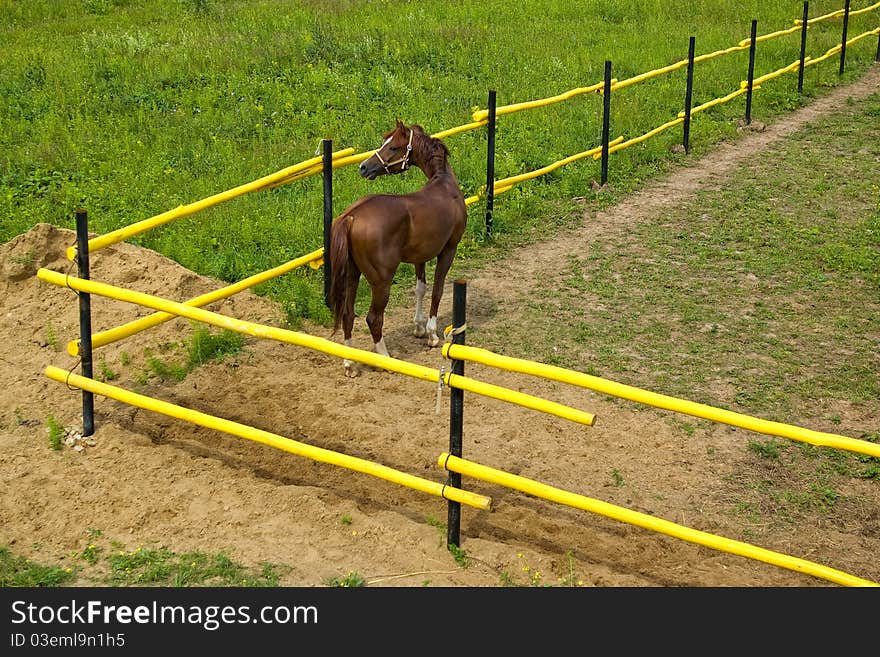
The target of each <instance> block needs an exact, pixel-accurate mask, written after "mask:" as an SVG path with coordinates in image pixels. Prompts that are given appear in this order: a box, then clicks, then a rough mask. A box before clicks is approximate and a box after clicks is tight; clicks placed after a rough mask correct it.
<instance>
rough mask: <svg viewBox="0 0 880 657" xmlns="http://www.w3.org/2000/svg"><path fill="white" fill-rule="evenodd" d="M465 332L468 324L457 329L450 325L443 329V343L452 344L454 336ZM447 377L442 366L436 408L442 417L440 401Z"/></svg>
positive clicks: (438, 381) (438, 380)
mask: <svg viewBox="0 0 880 657" xmlns="http://www.w3.org/2000/svg"><path fill="white" fill-rule="evenodd" d="M465 330H467V324H466V323H465V324H462V325H461V326H459V327H456V328H453V327H452V324H450V325H449V326H447V327H446V328H445V329H443V341H444V342H451V341H452V336H455V335H460V334H461V333H464V332H465ZM445 375H446V366H445V365H441V366H440V375H439V376H438V377H437V403H436V405H435V407H434V412H435V413H436V414H437V415H440V400H441V397H442V396H443V384H444V383H445V381H444V377H445Z"/></svg>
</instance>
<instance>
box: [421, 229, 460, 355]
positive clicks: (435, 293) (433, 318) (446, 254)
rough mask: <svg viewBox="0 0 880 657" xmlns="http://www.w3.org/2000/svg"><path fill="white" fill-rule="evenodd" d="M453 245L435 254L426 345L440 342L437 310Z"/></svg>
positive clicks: (453, 249) (451, 258)
mask: <svg viewBox="0 0 880 657" xmlns="http://www.w3.org/2000/svg"><path fill="white" fill-rule="evenodd" d="M455 249H456V247H455V246H451V247H450V246H447V247H446V248H445V249H443V250H442V251H441V252H440V254H439V255H438V256H437V267H436V269H435V270H434V288H433V289H432V290H431V310H430V313H429V315H428V321H427V323H426V324H425V333H426V334H427V336H428V346H429V347H436V346H437V345H439V344H440V338H439V337H438V336H437V312H438V310H439V308H440V299H441V298H442V297H443V285H444V284H445V283H446V274H448V273H449V268H450V267H451V266H452V260H453V258H455Z"/></svg>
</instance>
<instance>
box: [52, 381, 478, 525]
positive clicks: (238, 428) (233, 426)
mask: <svg viewBox="0 0 880 657" xmlns="http://www.w3.org/2000/svg"><path fill="white" fill-rule="evenodd" d="M45 374H46V376H47V377H49V378H50V379H52V380H54V381H59V382H60V383H64V384H67V385H69V386H73V387H76V388H79V389H81V390H86V391H88V392H91V393H94V394H97V395H103V396H104V397H107V398H109V399H115V400H117V401H121V402H124V403H126V404H129V405H131V406H136V407H138V408H142V409H145V410H148V411H153V412H155V413H160V414H162V415H167V416H169V417H173V418H177V419H180V420H185V421H186V422H191V423H192V424H195V425H198V426H200V427H205V428H206V429H215V430H217V431H222V432H223V433H228V434H231V435H233V436H238V437H239V438H246V439H247V440H252V441H254V442H258V443H262V444H263V445H269V446H270V447H274V448H276V449H280V450H282V451H285V452H289V453H291V454H296V455H297V456H304V457H306V458H309V459H311V460H313V461H318V462H319V463H329V464H330V465H335V466H339V467H342V468H346V469H348V470H355V471H357V472H362V473H364V474H368V475H370V476H373V477H378V478H379V479H385V480H386V481H390V482H392V483H395V484H399V485H401V486H406V487H407V488H413V489H415V490H418V491H421V492H423V493H428V494H429V495H435V496H437V497H443V498H446V499H447V500H452V501H453V502H460V503H461V504H466V505H468V506H472V507H475V508H477V509H481V510H483V511H488V510H489V509H490V507H491V505H492V500H491V498H489V497H486V496H485V495H478V494H476V493H471V492H468V491H465V490H461V489H460V488H454V487H452V486H448V485H446V484H441V483H438V482H435V481H430V480H428V479H423V478H421V477H416V476H414V475H410V474H407V473H405V472H400V471H399V470H395V469H393V468H390V467H388V466H385V465H381V464H379V463H374V462H373V461H367V460H365V459H361V458H358V457H356V456H348V455H347V454H342V453H341V452H334V451H331V450H329V449H324V448H323V447H315V446H313V445H308V444H306V443H301V442H299V441H296V440H293V439H292V438H286V437H284V436H279V435H278V434H274V433H270V432H268V431H263V430H262V429H257V428H255V427H250V426H247V425H245V424H240V423H238V422H233V421H232V420H226V419H223V418H219V417H216V416H213V415H208V414H207V413H202V412H201V411H196V410H193V409H190V408H184V407H183V406H177V405H176V404H171V403H169V402H165V401H162V400H160V399H155V398H154V397H147V396H146V395H141V394H138V393H136V392H131V391H129V390H125V389H123V388H119V387H117V386H112V385H109V384H107V383H102V382H101V381H96V380H94V379H90V378H88V377H85V376H80V375H79V374H73V373H72V372H68V371H67V370H63V369H61V368H59V367H53V366H52V365H50V366H48V367H47V368H46V370H45Z"/></svg>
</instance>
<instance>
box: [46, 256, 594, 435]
mask: <svg viewBox="0 0 880 657" xmlns="http://www.w3.org/2000/svg"><path fill="white" fill-rule="evenodd" d="M37 278H39V279H40V280H42V281H45V282H47V283H52V284H53V285H57V286H59V287H69V288H70V289H72V290H77V291H79V292H86V293H87V294H97V295H99V296H104V297H109V298H111V299H117V300H119V301H126V302H128V303H134V304H137V305H139V306H145V307H147V308H152V309H153V310H158V311H161V312H165V313H169V314H172V315H179V316H181V317H186V318H187V319H191V320H193V321H197V322H202V323H204V324H210V325H211V326H216V327H218V328H221V329H227V330H229V331H235V332H236V333H243V334H246V335H252V336H254V337H257V338H266V339H270V340H277V341H279V342H286V343H288V344H294V345H297V346H300V347H306V348H308V349H313V350H315V351H321V352H323V353H326V354H329V355H331V356H337V357H339V358H347V359H348V360H353V361H356V362H358V363H364V364H366V365H370V366H372V367H375V368H378V369H383V370H388V371H390V372H397V373H399V374H405V375H407V376H411V377H413V378H416V379H421V380H422V381H430V382H433V383H435V384H439V383H443V384H445V385H447V386H449V387H451V388H459V389H460V390H465V391H468V392H473V393H475V394H478V395H483V396H484V397H490V398H492V399H497V400H500V401H506V402H508V403H511V404H515V405H517V406H522V407H524V408H530V409H532V410H536V411H540V412H543V413H548V414H550V415H555V416H556V417H560V418H563V419H566V420H570V421H572V422H576V423H578V424H583V425H586V426H593V424H594V423H595V421H596V416H595V415H593V414H592V413H587V412H586V411H581V410H578V409H576V408H571V407H569V406H565V405H563V404H557V403H556V402H552V401H549V400H546V399H541V398H539V397H534V396H532V395H527V394H525V393H521V392H517V391H516V390H509V389H507V388H503V387H501V386H496V385H493V384H491V383H485V382H483V381H477V380H475V379H472V378H469V377H466V376H462V375H460V374H453V373H451V372H445V373H444V372H441V371H439V370H435V369H433V368H430V367H425V366H423V365H417V364H415V363H410V362H408V361H405V360H400V359H398V358H391V357H390V356H383V355H381V354H377V353H375V352H372V351H365V350H363V349H356V348H354V347H347V346H345V345H342V344H339V343H336V342H333V341H331V340H327V339H325V338H319V337H316V336H313V335H309V334H307V333H300V332H298V331H290V330H287V329H281V328H276V327H274V326H266V325H264V324H256V323H254V322H247V321H245V320H241V319H235V318H234V317H227V316H226V315H221V314H219V313H213V312H210V311H208V310H204V309H202V308H196V307H193V306H189V305H186V304H183V303H177V302H175V301H169V300H167V299H162V298H160V297H156V296H153V295H150V294H145V293H143V292H135V291H134V290H127V289H125V288H121V287H117V286H114V285H109V284H107V283H99V282H98V281H91V280H88V279H83V278H78V277H75V276H69V275H67V274H62V273H59V272H56V271H52V270H51V269H46V268H41V269H39V270H38V271H37Z"/></svg>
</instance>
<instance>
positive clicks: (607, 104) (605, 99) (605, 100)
mask: <svg viewBox="0 0 880 657" xmlns="http://www.w3.org/2000/svg"><path fill="white" fill-rule="evenodd" d="M610 132H611V60H607V59H606V60H605V85H604V86H603V87H602V178H601V183H600V184H602V185H604V184H605V183H607V182H608V139H609V133H610Z"/></svg>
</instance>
